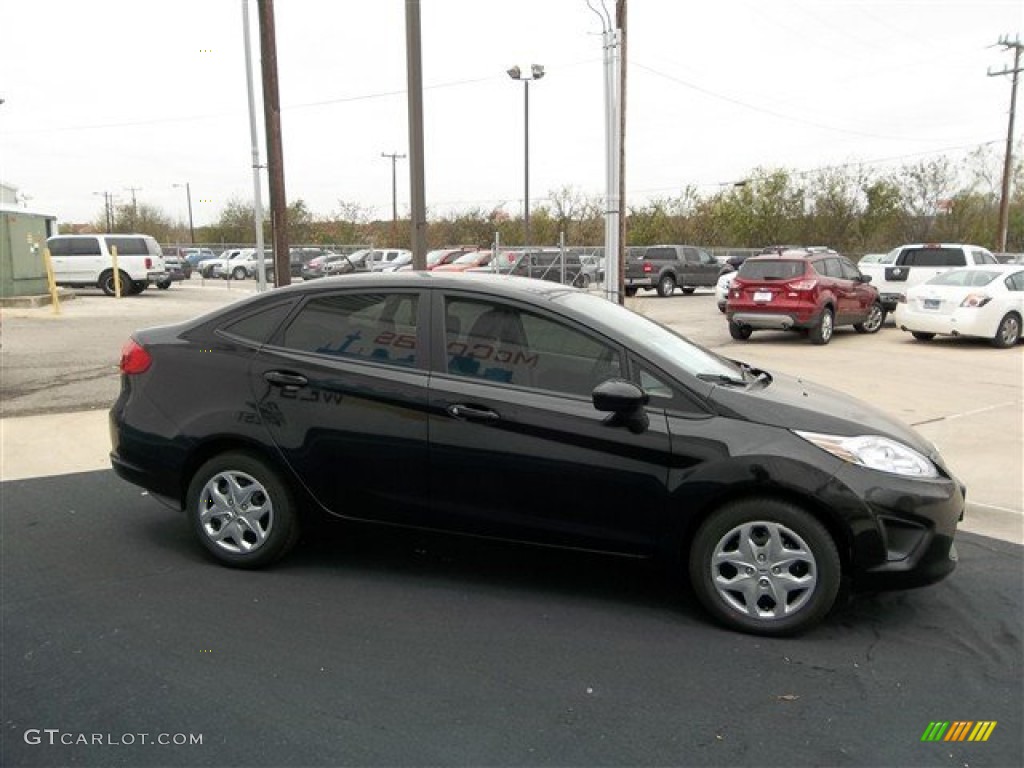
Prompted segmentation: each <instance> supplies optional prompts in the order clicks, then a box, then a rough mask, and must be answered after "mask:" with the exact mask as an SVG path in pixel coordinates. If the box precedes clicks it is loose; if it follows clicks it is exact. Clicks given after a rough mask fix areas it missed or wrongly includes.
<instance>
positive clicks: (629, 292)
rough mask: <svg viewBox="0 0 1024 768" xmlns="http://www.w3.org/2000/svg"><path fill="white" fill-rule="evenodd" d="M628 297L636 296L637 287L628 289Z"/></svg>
mask: <svg viewBox="0 0 1024 768" xmlns="http://www.w3.org/2000/svg"><path fill="white" fill-rule="evenodd" d="M626 295H627V296H636V286H632V287H627V288H626Z"/></svg>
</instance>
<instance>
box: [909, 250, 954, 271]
mask: <svg viewBox="0 0 1024 768" xmlns="http://www.w3.org/2000/svg"><path fill="white" fill-rule="evenodd" d="M903 264H904V265H906V266H908V267H963V266H966V264H967V259H966V258H965V257H964V252H963V249H962V248H929V247H927V246H926V247H924V248H905V249H904V250H903Z"/></svg>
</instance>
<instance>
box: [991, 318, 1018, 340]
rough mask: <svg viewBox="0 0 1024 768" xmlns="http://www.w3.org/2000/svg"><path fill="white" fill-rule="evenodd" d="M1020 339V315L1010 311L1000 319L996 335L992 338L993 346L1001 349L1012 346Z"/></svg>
mask: <svg viewBox="0 0 1024 768" xmlns="http://www.w3.org/2000/svg"><path fill="white" fill-rule="evenodd" d="M1018 341H1020V315H1018V314H1017V313H1016V312H1008V313H1007V314H1006V315H1005V316H1004V317H1003V319H1002V320H1000V321H999V327H998V328H997V329H996V335H995V336H994V337H993V338H992V346H994V347H998V348H999V349H1006V348H1007V347H1012V346H1013V345H1015V344H1016V343H1017V342H1018Z"/></svg>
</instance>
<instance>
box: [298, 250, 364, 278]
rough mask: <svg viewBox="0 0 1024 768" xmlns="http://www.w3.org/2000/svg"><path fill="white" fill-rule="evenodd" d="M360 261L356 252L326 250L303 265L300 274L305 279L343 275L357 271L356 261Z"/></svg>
mask: <svg viewBox="0 0 1024 768" xmlns="http://www.w3.org/2000/svg"><path fill="white" fill-rule="evenodd" d="M353 259H355V260H356V262H359V261H360V260H359V257H358V255H357V253H356V254H351V255H346V254H343V253H335V252H334V251H325V252H324V253H323V254H321V255H320V256H316V257H315V258H313V259H310V260H309V261H308V262H306V264H304V265H303V267H302V272H301V273H300V276H301V277H302V279H303V280H316V279H317V278H320V277H328V276H330V275H343V274H346V273H348V272H355V271H357V266H356V263H354V262H353Z"/></svg>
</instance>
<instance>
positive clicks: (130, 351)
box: [121, 339, 153, 376]
mask: <svg viewBox="0 0 1024 768" xmlns="http://www.w3.org/2000/svg"><path fill="white" fill-rule="evenodd" d="M152 362H153V358H152V356H151V355H150V354H149V352H147V351H146V350H145V348H144V347H143V346H142V345H141V344H139V343H138V342H137V341H135V339H128V341H126V342H125V343H124V346H123V347H121V373H124V374H128V375H129V376H130V375H132V374H135V373H145V372H146V371H148V370H149V366H150V364H151V363H152Z"/></svg>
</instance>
